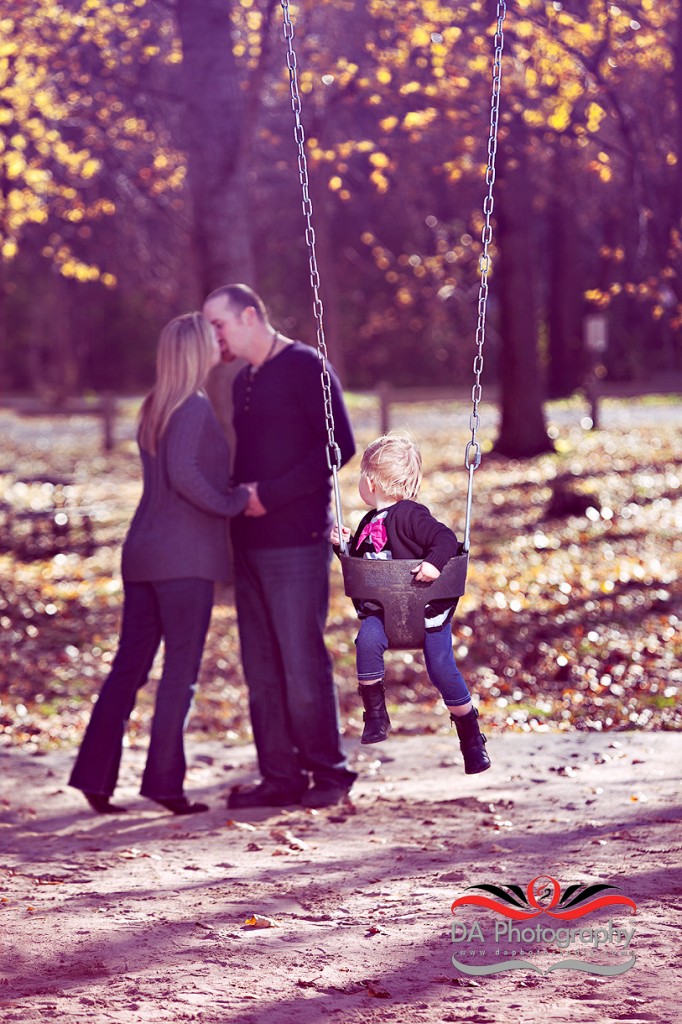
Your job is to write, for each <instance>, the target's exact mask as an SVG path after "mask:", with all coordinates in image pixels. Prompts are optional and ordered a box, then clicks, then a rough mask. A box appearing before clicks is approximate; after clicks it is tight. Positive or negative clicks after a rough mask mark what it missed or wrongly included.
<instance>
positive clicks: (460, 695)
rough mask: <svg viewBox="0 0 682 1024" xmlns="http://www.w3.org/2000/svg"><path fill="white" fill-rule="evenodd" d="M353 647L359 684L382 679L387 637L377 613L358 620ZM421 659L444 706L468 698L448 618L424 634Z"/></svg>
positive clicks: (463, 702)
mask: <svg viewBox="0 0 682 1024" xmlns="http://www.w3.org/2000/svg"><path fill="white" fill-rule="evenodd" d="M355 648H356V662H357V669H358V680H359V681H360V682H361V683H362V682H371V681H373V680H374V679H382V680H383V678H384V653H385V652H386V650H387V648H388V640H387V638H386V631H385V629H384V624H383V622H382V621H381V618H380V616H378V615H368V616H367V618H366V619H363V620H362V621H361V623H360V631H359V633H358V635H357V637H356V638H355ZM424 660H425V662H426V671H427V673H428V676H429V679H430V680H431V682H432V683H433V685H434V686H435V687H437V689H438V690H440V693H441V695H442V697H443V700H444V701H445V704H446V705H447V706H448V707H450V708H452V707H459V706H460V705H462V704H466V703H467V702H468V701H470V700H471V694H470V693H469V691H468V689H467V684H466V683H465V682H464V679H463V677H462V673H461V672H460V671H459V669H458V668H457V663H456V661H455V656H454V654H453V651H452V625H451V620H450V619H448V621H447V622H446V623H445V624H444V625H443V626H441V628H440V629H436V630H432V631H429V632H428V633H425V634H424Z"/></svg>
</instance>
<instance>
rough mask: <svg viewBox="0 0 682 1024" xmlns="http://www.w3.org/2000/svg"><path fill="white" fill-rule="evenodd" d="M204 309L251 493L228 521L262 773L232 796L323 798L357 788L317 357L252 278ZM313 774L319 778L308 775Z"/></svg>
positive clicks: (348, 446)
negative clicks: (344, 737) (277, 316)
mask: <svg viewBox="0 0 682 1024" xmlns="http://www.w3.org/2000/svg"><path fill="white" fill-rule="evenodd" d="M204 316H205V317H206V319H207V320H209V321H210V323H212V324H213V326H214V328H215V330H216V333H217V335H218V340H219V342H220V346H221V351H222V357H223V360H224V361H226V362H229V361H231V360H232V359H235V358H238V357H241V358H243V359H245V360H246V362H247V365H246V366H245V367H244V368H243V369H242V370H241V371H240V372H239V374H238V375H237V377H236V378H235V381H234V426H235V433H236V441H237V450H236V456H235V467H234V478H235V481H239V482H244V483H249V484H250V485H251V486H252V487H253V492H252V495H251V498H250V500H249V505H248V506H247V509H246V514H245V515H243V516H239V517H237V518H235V519H234V520H233V523H232V540H233V546H234V562H235V566H234V571H235V594H236V602H237V617H238V622H239V639H240V644H241V652H242V663H243V666H244V675H245V677H246V682H247V685H248V687H249V701H250V710H251V722H252V726H253V735H254V740H255V743H256V750H257V752H258V764H259V768H260V771H261V775H262V776H263V778H262V781H261V782H260V783H259V784H258V785H257V786H255V787H252V788H250V789H248V790H241V791H239V790H237V791H234V792H232V793H231V795H230V797H229V799H228V807H233V808H239V807H283V806H285V805H287V804H296V803H302V804H303V805H304V806H306V807H327V806H330V805H332V804H335V803H337V802H338V801H339V800H340V799H341V798H342V797H343V796H344V795H345V794H346V793H347V792H348V791H349V789H350V787H351V786H352V784H353V782H354V781H355V778H356V774H355V772H352V771H350V770H349V769H348V767H347V763H346V758H345V755H344V753H343V751H342V749H341V744H340V737H339V717H338V706H337V700H336V691H335V689H334V681H333V676H332V667H331V659H330V657H329V653H328V651H327V649H326V647H325V644H324V627H325V621H326V617H327V609H328V603H329V564H330V558H331V547H330V544H329V540H328V536H329V528H330V526H331V519H330V514H329V500H330V494H331V482H330V475H331V474H330V470H329V466H328V464H327V431H326V425H325V416H324V399H323V391H322V382H321V377H320V371H321V368H320V361H319V359H318V357H317V355H316V353H315V351H314V350H313V349H311V348H310V347H309V346H307V345H303V344H301V343H300V342H298V341H292V339H290V338H286V337H284V336H283V335H282V334H280V333H279V332H278V331H276V330H275V329H274V327H273V326H272V324H271V323H270V321H269V319H268V315H267V312H266V310H265V306H264V305H263V302H262V300H261V299H260V297H259V296H258V295H256V293H255V292H253V291H252V290H251V289H250V288H248V287H247V286H246V285H241V284H236V285H226V286H225V287H223V288H218V289H217V290H216V291H214V292H212V293H211V294H210V295H209V296H208V298H207V299H206V302H205V304H204ZM330 377H331V388H332V409H333V413H334V420H335V425H336V441H337V444H338V446H339V448H340V450H341V459H342V462H343V463H345V462H347V461H348V460H349V459H350V458H351V456H352V455H353V453H354V451H355V443H354V441H353V433H352V430H351V426H350V422H349V419H348V414H347V412H346V409H345V406H344V403H343V397H342V393H341V387H340V385H339V382H338V379H337V378H336V375H335V374H334V373H333V371H331V370H330ZM311 778H312V783H313V785H312V788H309V786H310V779H311Z"/></svg>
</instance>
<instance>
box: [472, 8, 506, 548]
mask: <svg viewBox="0 0 682 1024" xmlns="http://www.w3.org/2000/svg"><path fill="white" fill-rule="evenodd" d="M506 14H507V4H506V2H505V0H498V3H497V26H496V29H495V38H494V41H493V50H494V56H493V70H492V91H491V95H490V131H489V134H488V163H487V166H486V171H485V182H486V185H487V186H488V192H487V194H486V196H485V199H484V201H483V214H484V216H485V221H484V224H483V230H482V232H481V242H482V244H483V252H482V253H481V256H480V259H479V270H480V275H481V277H480V284H479V288H478V322H477V325H476V356H475V358H474V363H473V371H474V385H473V387H472V389H471V404H472V411H471V416H470V418H469V427H470V430H471V440H470V441H469V442H468V443H467V446H466V451H465V453H464V465H465V467H466V469H468V470H469V487H468V491H467V506H466V521H465V524H464V543H463V547H464V551H468V550H469V535H470V532H471V505H472V498H473V475H474V471H475V470H476V469H477V468H478V466H479V465H480V463H481V447H480V445H479V443H478V439H477V434H478V429H479V427H480V423H481V421H480V417H479V414H478V405H479V402H480V401H481V396H482V387H481V374H482V373H483V346H484V344H485V328H486V317H487V313H488V274H489V273H490V253H489V249H490V243H491V242H492V237H493V229H492V224H491V217H492V213H493V207H494V198H493V187H494V185H495V162H496V157H497V133H498V127H499V118H500V90H501V86H502V53H503V51H504V19H505V16H506Z"/></svg>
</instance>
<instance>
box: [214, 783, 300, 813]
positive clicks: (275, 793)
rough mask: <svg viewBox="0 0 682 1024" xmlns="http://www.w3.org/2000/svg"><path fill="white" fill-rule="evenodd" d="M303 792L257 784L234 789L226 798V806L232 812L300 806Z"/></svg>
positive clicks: (267, 784)
mask: <svg viewBox="0 0 682 1024" xmlns="http://www.w3.org/2000/svg"><path fill="white" fill-rule="evenodd" d="M304 792H305V791H304V790H299V791H298V792H286V791H285V790H283V789H278V788H277V787H276V786H273V785H272V784H271V783H270V782H259V783H258V785H257V786H251V787H250V788H249V789H235V790H233V791H232V792H231V793H230V795H229V796H228V798H227V806H228V807H230V808H232V809H233V810H237V809H239V808H244V807H288V806H289V805H290V804H300V803H301V797H302V796H303V793H304Z"/></svg>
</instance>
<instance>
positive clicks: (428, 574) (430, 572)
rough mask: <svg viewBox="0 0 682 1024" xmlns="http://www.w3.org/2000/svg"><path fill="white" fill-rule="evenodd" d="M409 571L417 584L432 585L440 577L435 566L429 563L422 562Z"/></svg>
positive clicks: (438, 570)
mask: <svg viewBox="0 0 682 1024" xmlns="http://www.w3.org/2000/svg"><path fill="white" fill-rule="evenodd" d="M411 571H412V574H413V575H414V578H415V579H416V580H417V581H418V582H419V583H433V581H434V580H437V579H438V577H439V576H440V569H436V567H435V565H431V563H430V562H422V563H421V565H417V566H415V567H414V569H412V570H411Z"/></svg>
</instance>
